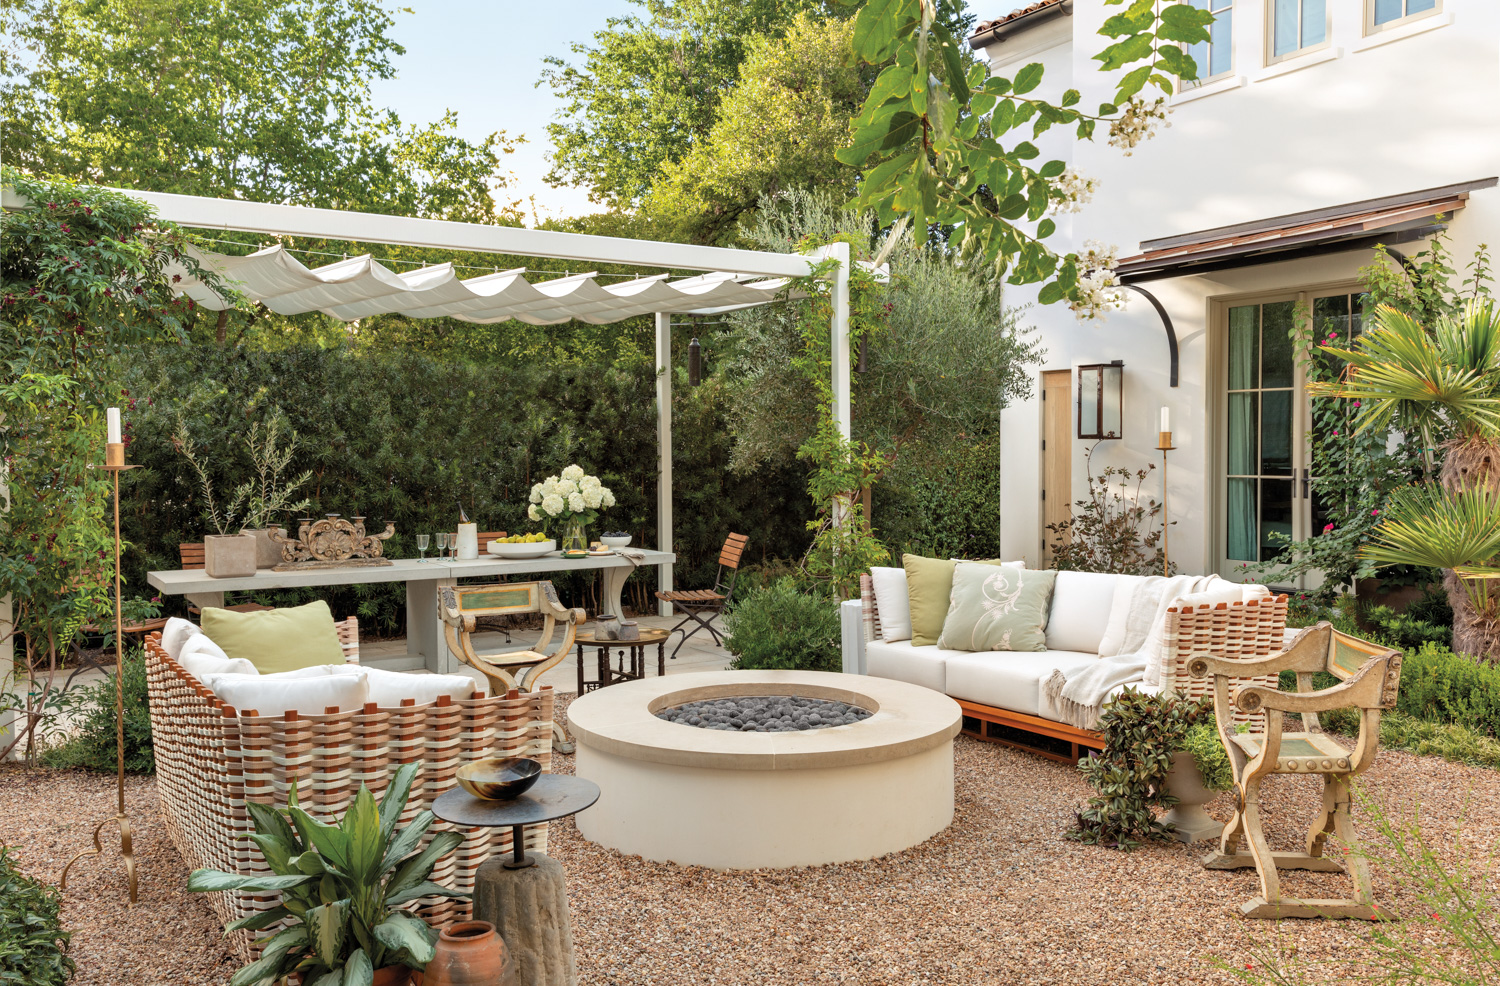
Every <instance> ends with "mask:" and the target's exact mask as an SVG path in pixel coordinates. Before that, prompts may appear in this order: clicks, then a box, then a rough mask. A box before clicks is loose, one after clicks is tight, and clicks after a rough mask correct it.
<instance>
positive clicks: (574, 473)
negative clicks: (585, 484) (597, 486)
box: [562, 465, 583, 482]
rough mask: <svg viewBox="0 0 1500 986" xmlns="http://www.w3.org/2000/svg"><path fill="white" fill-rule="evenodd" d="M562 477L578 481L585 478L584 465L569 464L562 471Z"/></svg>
mask: <svg viewBox="0 0 1500 986" xmlns="http://www.w3.org/2000/svg"><path fill="white" fill-rule="evenodd" d="M562 478H563V479H568V480H572V481H574V482H577V481H578V480H580V479H582V478H583V467H582V466H577V465H574V466H569V467H568V468H566V469H564V470H563V471H562Z"/></svg>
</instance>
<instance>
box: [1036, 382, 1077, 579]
mask: <svg viewBox="0 0 1500 986" xmlns="http://www.w3.org/2000/svg"><path fill="white" fill-rule="evenodd" d="M1072 383H1073V371H1071V370H1047V371H1045V372H1043V373H1042V559H1043V561H1042V563H1043V565H1045V564H1047V562H1048V560H1049V557H1048V556H1049V554H1050V551H1051V545H1052V542H1053V540H1054V539H1055V537H1056V535H1055V534H1053V532H1052V531H1050V530H1048V528H1049V527H1050V526H1051V525H1053V524H1060V523H1062V522H1063V521H1065V520H1067V519H1069V518H1070V517H1072V516H1073V512H1072V508H1071V506H1070V503H1071V501H1072V499H1073V428H1072V425H1073V414H1072V411H1073V402H1072Z"/></svg>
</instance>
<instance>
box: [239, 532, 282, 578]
mask: <svg viewBox="0 0 1500 986" xmlns="http://www.w3.org/2000/svg"><path fill="white" fill-rule="evenodd" d="M280 530H281V528H280V527H278V526H276V525H272V526H270V527H261V528H255V529H251V530H244V531H240V533H241V534H249V535H252V536H253V537H254V538H255V567H256V568H275V567H276V566H277V565H280V564H281V545H279V544H277V543H276V542H275V541H272V540H271V532H272V531H280Z"/></svg>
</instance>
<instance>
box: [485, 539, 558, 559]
mask: <svg viewBox="0 0 1500 986" xmlns="http://www.w3.org/2000/svg"><path fill="white" fill-rule="evenodd" d="M556 550H557V541H556V539H552V540H548V541H524V542H516V541H509V542H506V541H491V542H490V545H489V552H490V554H492V555H499V556H500V557H501V558H540V557H542V555H545V554H548V553H549V552H553V551H556Z"/></svg>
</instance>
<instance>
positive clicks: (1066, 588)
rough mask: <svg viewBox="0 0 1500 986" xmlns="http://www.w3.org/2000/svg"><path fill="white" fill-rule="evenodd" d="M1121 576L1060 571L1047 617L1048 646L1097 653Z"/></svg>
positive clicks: (1054, 648) (1053, 648)
mask: <svg viewBox="0 0 1500 986" xmlns="http://www.w3.org/2000/svg"><path fill="white" fill-rule="evenodd" d="M1119 579H1120V576H1118V575H1107V574H1101V573H1098V572H1058V573H1057V582H1056V584H1055V586H1054V587H1053V589H1052V612H1051V614H1050V615H1049V616H1048V617H1047V649H1048V650H1072V651H1081V652H1083V653H1085V654H1097V653H1098V652H1099V645H1100V642H1101V641H1102V640H1103V638H1104V632H1105V629H1106V628H1107V627H1108V625H1109V616H1110V611H1111V609H1112V608H1113V601H1114V596H1115V583H1116V582H1117V581H1119Z"/></svg>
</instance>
